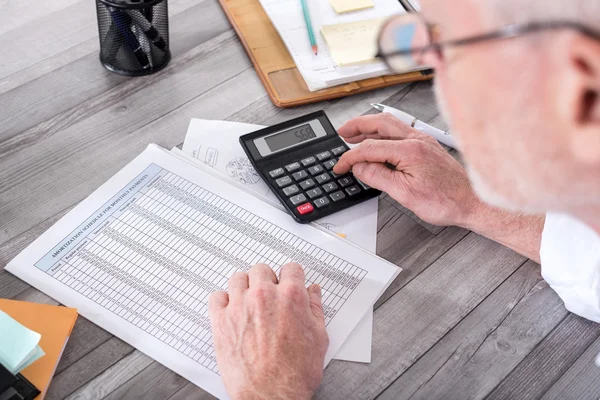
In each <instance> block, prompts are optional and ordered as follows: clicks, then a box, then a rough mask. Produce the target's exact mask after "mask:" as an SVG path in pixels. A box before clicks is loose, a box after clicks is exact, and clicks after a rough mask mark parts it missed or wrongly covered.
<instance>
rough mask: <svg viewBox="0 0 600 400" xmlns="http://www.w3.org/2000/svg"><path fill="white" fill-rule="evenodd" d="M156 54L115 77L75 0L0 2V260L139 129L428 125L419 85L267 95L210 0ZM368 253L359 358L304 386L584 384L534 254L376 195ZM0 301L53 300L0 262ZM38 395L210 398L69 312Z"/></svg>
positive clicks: (564, 391)
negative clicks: (318, 117) (319, 114)
mask: <svg viewBox="0 0 600 400" xmlns="http://www.w3.org/2000/svg"><path fill="white" fill-rule="evenodd" d="M170 14H171V17H170V22H171V48H172V53H173V59H172V61H171V63H170V65H169V66H168V67H167V68H166V69H164V70H163V71H161V72H159V73H156V74H154V75H150V76H147V77H144V78H135V79H131V78H126V77H121V76H118V75H115V74H112V73H110V72H108V71H106V70H105V69H104V68H103V67H102V66H101V65H100V63H99V61H98V46H99V45H98V37H97V35H98V33H97V28H96V15H95V8H94V2H93V1H91V0H53V1H44V2H41V1H38V0H18V1H17V0H0V49H2V56H1V57H0V266H2V267H4V266H5V265H6V264H7V263H8V261H9V260H10V259H12V258H13V257H14V256H16V255H17V253H19V252H20V251H21V250H22V249H24V248H25V247H26V246H27V245H28V244H29V243H31V242H32V241H33V240H34V239H35V238H36V237H38V236H39V235H40V234H41V233H42V232H44V231H45V230H46V229H48V228H49V227H50V226H51V225H52V224H54V223H55V222H56V221H57V220H58V219H59V218H61V217H62V216H63V215H65V213H67V212H68V211H69V210H70V209H71V208H72V207H73V206H74V205H76V204H77V203H78V202H79V201H81V200H83V199H84V198H85V197H86V196H88V195H89V194H90V193H92V191H94V189H96V188H97V187H99V186H100V185H101V184H102V183H103V182H105V181H106V180H107V179H108V178H109V177H111V176H112V175H113V174H115V173H116V172H117V171H118V170H119V169H120V168H122V167H123V166H124V165H125V164H126V163H128V162H129V161H130V160H132V159H133V158H134V157H135V156H136V155H138V154H139V153H140V152H141V151H142V150H143V149H144V148H145V147H146V146H147V144H148V143H151V142H154V143H157V144H159V145H161V146H164V147H166V148H171V147H173V146H176V145H180V144H181V143H182V142H183V140H184V136H185V132H186V129H187V126H188V124H189V121H190V118H192V117H198V118H207V119H226V120H231V121H240V122H249V123H258V124H264V125H268V124H274V123H277V122H281V121H284V120H286V119H289V118H292V117H296V116H300V115H302V114H305V113H308V112H311V111H314V110H319V109H324V110H325V111H326V112H327V114H328V115H329V117H330V118H331V119H332V121H333V122H334V124H335V125H336V126H340V125H341V124H342V123H343V122H345V121H346V120H348V119H350V118H352V117H354V116H358V115H361V114H367V113H372V112H373V111H372V110H371V109H370V107H369V103H371V102H383V103H386V104H389V105H394V106H397V107H400V108H402V109H405V110H407V111H408V112H411V113H413V114H414V115H416V116H417V117H419V118H421V119H423V120H424V121H428V122H430V123H432V124H434V125H438V126H440V127H444V122H443V121H442V119H441V117H440V116H439V114H438V111H437V109H436V107H435V103H434V98H433V92H432V87H431V84H430V83H423V84H407V85H402V86H398V87H393V88H387V89H383V90H379V91H376V92H371V93H366V94H362V95H358V96H353V97H348V98H345V99H342V100H336V101H330V102H322V103H319V104H314V105H311V106H307V107H302V108H297V109H292V110H283V109H278V108H276V107H274V106H273V105H272V104H271V102H270V101H269V98H268V97H267V95H266V93H265V91H264V89H263V87H262V85H261V83H260V82H259V80H258V78H257V76H256V74H255V72H254V70H253V69H252V67H251V65H250V63H249V61H248V58H247V57H246V54H245V53H244V50H243V49H242V46H241V45H240V44H239V42H238V40H237V38H236V36H235V34H234V32H233V31H232V29H231V27H230V25H229V24H228V22H227V20H226V18H225V17H224V14H223V12H222V11H221V9H220V8H219V6H218V4H217V2H216V0H170ZM379 205H380V212H379V227H378V229H379V230H378V241H377V253H378V254H379V255H381V256H382V257H385V258H386V259H388V260H389V261H391V262H393V263H395V264H397V265H399V266H401V267H402V268H403V269H404V272H402V273H401V274H400V275H399V277H398V278H397V279H396V281H395V282H394V283H393V284H392V285H391V287H390V288H389V289H388V290H387V291H386V292H385V294H384V295H383V296H382V298H381V299H380V300H379V301H378V302H377V305H376V307H375V309H376V310H375V317H374V332H373V361H372V362H371V363H370V364H357V363H349V362H340V361H334V362H332V363H331V364H330V365H329V367H328V368H327V370H326V373H325V379H324V381H323V384H322V386H321V389H320V390H319V392H318V393H317V397H318V398H322V399H345V400H348V399H372V398H375V397H378V396H379V398H381V399H405V398H418V399H437V398H440V399H479V398H484V397H487V398H492V399H521V398H524V399H534V398H544V399H561V400H564V399H583V398H595V399H598V398H599V397H600V373H599V369H597V368H596V367H594V365H593V360H594V357H595V356H596V354H597V353H599V352H600V325H597V324H594V323H590V322H588V321H586V320H584V319H582V318H578V317H576V316H574V315H572V314H570V313H568V312H567V310H566V309H565V308H564V306H563V304H562V302H561V300H560V299H559V298H558V296H557V295H556V294H555V293H554V292H553V291H552V290H551V289H550V288H549V287H548V285H547V284H546V283H545V282H544V281H543V280H542V277H541V275H540V268H539V266H538V265H537V264H535V263H534V262H531V261H528V260H527V259H525V258H524V257H522V256H520V255H518V254H516V253H514V252H512V251H510V250H508V249H506V248H504V247H502V246H500V245H498V244H496V243H494V242H491V241H490V240H487V239H485V238H483V237H480V236H478V235H476V234H474V233H470V232H467V231H465V230H462V229H458V228H456V227H447V228H440V227H434V226H430V225H428V224H426V223H424V222H422V221H420V220H419V219H418V218H416V217H415V216H413V215H412V214H411V213H410V212H408V211H407V210H406V209H404V208H403V207H402V206H400V205H399V204H398V203H396V202H395V201H394V200H393V199H391V198H390V197H388V196H385V195H384V196H382V197H381V199H380V202H379ZM0 297H5V298H13V299H19V300H27V301H35V302H44V303H53V304H56V302H55V301H54V300H52V299H50V298H49V297H47V296H46V295H44V294H42V293H40V292H39V291H37V290H36V289H33V288H32V287H30V286H29V285H28V284H26V283H24V282H22V281H20V280H19V279H17V278H15V277H14V276H12V275H11V274H9V273H7V272H6V271H4V270H3V269H2V270H0ZM47 398H48V399H62V398H69V399H75V398H77V399H80V398H81V399H92V398H110V399H120V398H127V399H137V398H139V399H188V398H211V396H210V395H208V394H207V393H206V392H204V391H202V390H201V389H199V388H197V387H196V386H194V385H193V384H191V383H189V382H187V381H186V380H185V379H183V378H181V377H180V376H178V375H177V374H175V373H173V372H172V371H170V370H168V369H166V368H165V367H163V366H162V365H160V364H158V363H156V362H154V361H153V360H152V359H150V358H149V357H147V356H146V355H144V354H142V353H140V352H139V351H136V350H135V349H134V348H132V347H131V346H129V345H128V344H126V343H124V342H122V341H121V340H119V339H117V338H116V337H113V336H112V335H110V334H109V333H107V332H106V331H104V330H103V329H101V328H99V327H98V326H95V325H93V324H91V323H90V322H88V321H87V320H85V319H84V318H79V319H78V321H77V324H76V325H75V329H74V331H73V335H72V336H71V339H70V340H69V342H68V345H67V347H66V349H65V352H64V354H63V357H62V360H61V362H60V364H59V366H58V369H57V371H56V376H55V377H54V380H53V382H52V385H51V386H50V390H49V392H48V397H47Z"/></svg>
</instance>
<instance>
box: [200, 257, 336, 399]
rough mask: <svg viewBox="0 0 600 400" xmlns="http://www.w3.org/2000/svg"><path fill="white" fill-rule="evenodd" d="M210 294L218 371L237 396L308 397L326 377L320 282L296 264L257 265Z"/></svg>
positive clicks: (244, 397)
mask: <svg viewBox="0 0 600 400" xmlns="http://www.w3.org/2000/svg"><path fill="white" fill-rule="evenodd" d="M228 292H229V294H227V293H225V292H215V293H213V294H212V295H211V296H210V298H209V304H208V308H209V310H208V311H209V315H210V320H211V325H212V331H213V341H214V345H215V351H216V355H217V363H218V366H219V372H220V373H221V376H222V378H223V382H224V384H225V388H226V389H227V392H228V393H229V395H230V396H231V398H233V399H310V398H311V396H312V394H313V392H314V391H315V390H316V389H317V387H318V386H319V384H320V382H321V380H322V379H323V366H324V363H325V353H326V352H327V347H328V346H329V337H328V336H327V332H326V331H325V317H324V315H323V306H322V304H321V289H320V287H319V286H318V285H311V286H310V287H309V288H308V289H307V288H306V287H305V286H304V270H303V269H302V267H301V266H300V265H298V264H296V263H290V264H286V265H284V266H283V267H282V268H281V273H280V279H279V281H278V280H277V277H276V276H275V273H274V272H273V270H272V269H271V268H270V267H269V266H267V265H265V264H257V265H256V266H254V267H253V268H252V269H251V270H250V271H249V273H248V274H245V273H243V272H236V273H235V274H233V275H232V276H231V278H230V279H229V286H228Z"/></svg>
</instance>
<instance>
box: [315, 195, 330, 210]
mask: <svg viewBox="0 0 600 400" xmlns="http://www.w3.org/2000/svg"><path fill="white" fill-rule="evenodd" d="M328 204H329V199H328V198H327V197H321V198H319V199H316V200H315V205H316V206H317V208H323V207H325V206H326V205H328Z"/></svg>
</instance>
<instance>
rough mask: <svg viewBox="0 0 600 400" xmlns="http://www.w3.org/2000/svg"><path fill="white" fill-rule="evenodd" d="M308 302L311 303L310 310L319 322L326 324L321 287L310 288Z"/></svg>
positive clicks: (312, 286) (313, 286)
mask: <svg viewBox="0 0 600 400" xmlns="http://www.w3.org/2000/svg"><path fill="white" fill-rule="evenodd" d="M307 290H308V300H309V302H310V310H311V311H312V313H313V315H314V316H315V318H317V320H318V321H320V322H322V323H323V324H325V314H324V313H323V303H322V301H323V299H322V294H321V287H320V286H319V285H317V284H314V283H313V284H312V285H310V286H309V287H308V289H307Z"/></svg>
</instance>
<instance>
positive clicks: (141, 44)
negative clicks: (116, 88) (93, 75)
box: [96, 0, 171, 76]
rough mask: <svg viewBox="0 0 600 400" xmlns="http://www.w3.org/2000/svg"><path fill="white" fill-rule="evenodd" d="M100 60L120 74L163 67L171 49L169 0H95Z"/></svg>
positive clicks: (154, 70) (133, 73)
mask: <svg viewBox="0 0 600 400" xmlns="http://www.w3.org/2000/svg"><path fill="white" fill-rule="evenodd" d="M96 11H97V15H98V32H99V36H100V62H101V63H102V65H104V66H105V67H106V68H107V69H108V70H110V71H112V72H115V73H117V74H121V75H127V76H140V75H147V74H151V73H153V72H156V71H158V70H160V69H162V68H164V67H165V66H166V65H167V64H168V63H169V60H170V59H171V53H170V51H169V13H168V6H167V0H96Z"/></svg>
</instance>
